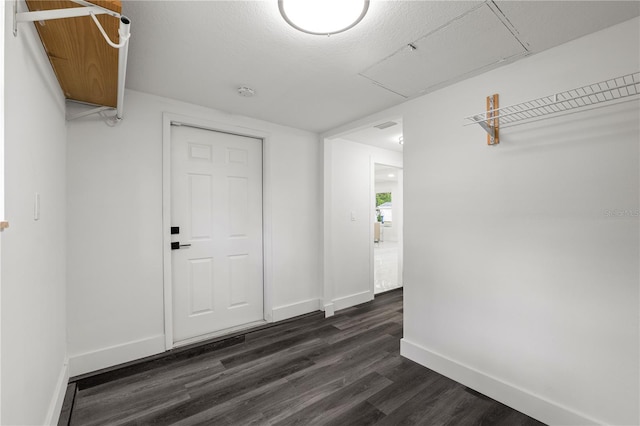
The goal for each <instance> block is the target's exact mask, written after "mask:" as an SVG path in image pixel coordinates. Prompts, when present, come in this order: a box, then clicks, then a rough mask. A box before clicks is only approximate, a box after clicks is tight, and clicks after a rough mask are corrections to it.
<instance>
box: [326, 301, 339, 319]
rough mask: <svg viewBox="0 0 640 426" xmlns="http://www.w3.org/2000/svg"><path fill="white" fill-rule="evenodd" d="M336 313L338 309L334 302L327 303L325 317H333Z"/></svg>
mask: <svg viewBox="0 0 640 426" xmlns="http://www.w3.org/2000/svg"><path fill="white" fill-rule="evenodd" d="M335 314H336V310H335V307H334V306H333V303H327V304H325V305H324V317H325V318H329V317H332V316H334V315H335Z"/></svg>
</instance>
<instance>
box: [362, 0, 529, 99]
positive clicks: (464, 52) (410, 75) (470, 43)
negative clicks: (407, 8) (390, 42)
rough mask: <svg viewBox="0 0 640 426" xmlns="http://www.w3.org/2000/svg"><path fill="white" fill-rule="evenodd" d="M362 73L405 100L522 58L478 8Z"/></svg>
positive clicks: (512, 41) (515, 43)
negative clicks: (516, 58)
mask: <svg viewBox="0 0 640 426" xmlns="http://www.w3.org/2000/svg"><path fill="white" fill-rule="evenodd" d="M412 45H413V46H415V50H412V49H411V48H409V47H407V48H404V49H401V50H399V51H397V52H396V53H395V54H393V55H391V56H389V57H388V58H386V59H384V60H382V61H381V62H378V63H377V64H375V65H373V66H372V67H370V68H369V69H367V70H365V71H364V72H362V73H361V75H362V76H363V77H366V78H368V79H370V80H373V81H375V82H376V83H378V84H380V85H381V86H382V87H384V88H386V89H388V90H390V91H392V92H395V93H398V94H400V95H402V96H404V97H406V98H410V97H414V96H417V95H420V94H422V93H424V92H426V91H429V90H430V89H434V88H437V87H441V86H442V85H444V84H446V83H449V82H454V81H458V80H460V79H462V78H465V77H468V76H470V75H472V74H473V73H477V72H480V71H484V70H488V68H490V67H492V66H497V65H498V64H500V63H501V62H503V61H505V60H509V59H511V58H515V57H520V56H522V55H525V54H526V53H527V50H526V49H525V48H524V47H523V46H522V44H521V43H520V42H519V41H518V40H517V39H516V38H515V37H514V36H513V34H511V32H510V31H509V29H507V27H506V26H505V25H504V24H503V23H502V21H501V20H500V19H498V17H497V16H496V15H495V13H494V12H493V11H492V10H491V9H490V8H489V6H487V5H486V4H483V5H482V6H480V7H477V8H476V9H474V10H472V11H470V12H468V13H466V14H465V15H462V16H460V17H459V18H457V19H455V20H453V21H451V22H450V23H449V24H447V25H445V26H443V27H440V28H439V29H437V30H435V31H433V32H431V33H429V34H427V35H426V36H424V37H422V38H420V39H419V40H417V41H415V42H413V43H412Z"/></svg>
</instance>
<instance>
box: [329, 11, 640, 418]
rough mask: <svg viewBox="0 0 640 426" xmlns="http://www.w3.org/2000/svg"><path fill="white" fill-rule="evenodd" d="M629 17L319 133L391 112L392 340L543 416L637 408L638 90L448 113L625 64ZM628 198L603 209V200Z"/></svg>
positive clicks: (638, 49) (628, 64) (630, 43)
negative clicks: (499, 115) (495, 114)
mask: <svg viewBox="0 0 640 426" xmlns="http://www.w3.org/2000/svg"><path fill="white" fill-rule="evenodd" d="M639 32H640V19H638V18H635V19H633V20H631V21H628V22H626V23H623V24H620V25H617V26H614V27H612V28H610V29H607V30H604V31H601V32H598V33H595V34H592V35H589V36H586V37H584V38H581V39H578V40H575V41H573V42H570V43H567V44H565V45H562V46H559V47H556V48H554V49H551V50H549V51H546V52H543V53H539V54H537V55H534V56H532V57H529V58H527V59H523V60H521V61H519V62H516V63H514V64H511V65H508V66H505V67H503V68H500V69H497V70H494V71H491V72H489V73H486V74H484V75H481V76H478V77H475V78H472V79H469V80H467V81H464V82H461V83H458V84H456V85H454V86H451V87H448V88H445V89H442V90H440V91H437V92H435V93H432V94H429V95H426V96H423V97H421V98H417V99H415V100H412V101H410V102H407V103H405V104H403V105H402V106H399V107H396V108H392V109H390V110H387V111H382V112H380V113H379V114H376V115H375V116H373V117H368V118H366V119H363V120H361V121H359V122H356V123H352V124H351V125H348V126H344V127H342V128H340V129H336V130H335V131H333V132H330V133H328V134H327V135H325V136H328V137H330V136H331V134H340V133H342V132H344V131H345V130H348V129H349V128H351V127H353V128H355V127H358V126H361V125H362V124H363V123H365V122H367V121H372V120H374V119H376V118H381V117H386V116H396V115H402V116H403V128H404V139H405V145H404V150H405V164H404V173H405V175H404V176H405V186H404V189H405V192H404V194H405V203H404V206H405V233H404V235H405V246H404V249H405V290H404V293H405V302H404V303H405V309H404V312H405V321H404V324H405V329H404V339H403V341H402V353H403V355H405V356H408V357H410V358H412V359H414V360H416V361H418V362H420V363H422V364H424V365H426V366H428V367H430V368H433V369H435V370H437V371H440V372H442V373H444V374H445V375H448V376H450V377H452V378H454V379H456V380H458V381H460V382H462V383H464V384H466V385H468V386H471V387H473V388H475V389H477V390H478V391H480V392H483V393H485V394H488V395H489V396H492V397H494V398H497V399H499V400H501V401H503V402H505V403H506V404H508V405H511V406H513V407H515V408H517V409H519V410H521V411H524V412H525V413H527V414H530V415H532V416H534V417H536V418H538V419H540V420H542V421H544V422H548V423H551V424H588V423H600V424H626V425H631V424H638V423H639V422H640V418H639V414H638V409H639V408H638V406H639V404H638V401H639V397H640V394H639V389H638V386H639V385H638V377H639V365H638V364H639V363H638V360H639V359H640V357H639V351H638V348H639V334H640V333H639V304H638V301H639V299H638V297H639V291H638V285H639V278H640V277H639V256H640V253H639V229H640V227H639V218H638V216H637V212H638V209H639V207H640V206H639V204H640V202H639V171H640V167H639V143H638V141H639V137H640V125H639V124H640V123H639V120H640V116H639V110H638V102H637V101H636V102H634V103H627V104H624V105H619V106H615V107H609V108H603V109H598V110H596V111H593V112H583V113H580V114H574V115H570V116H567V117H564V118H556V119H553V120H547V121H543V122H539V123H533V124H529V125H522V126H519V127H513V128H510V129H503V131H502V134H501V138H502V143H501V144H500V145H499V146H496V147H488V146H486V134H485V133H484V132H483V130H482V129H480V128H479V127H475V126H474V127H463V126H462V123H463V117H465V116H467V115H470V114H473V113H476V112H479V111H482V110H483V109H484V102H485V96H487V95H490V94H492V93H499V94H500V96H501V98H500V103H501V105H509V104H514V103H518V102H522V101H526V100H528V99H533V98H537V97H540V96H545V95H549V94H552V93H554V92H555V91H563V90H567V89H570V88H573V87H577V86H580V85H584V84H589V83H592V82H597V81H601V80H605V79H608V78H612V77H616V76H619V75H623V74H627V73H631V72H637V71H638V70H640V58H639V56H640V45H639V44H640V43H639V37H638V34H639ZM614 209H620V210H629V211H630V212H631V214H630V215H626V216H625V215H623V216H610V215H607V211H610V210H611V211H613V210H614Z"/></svg>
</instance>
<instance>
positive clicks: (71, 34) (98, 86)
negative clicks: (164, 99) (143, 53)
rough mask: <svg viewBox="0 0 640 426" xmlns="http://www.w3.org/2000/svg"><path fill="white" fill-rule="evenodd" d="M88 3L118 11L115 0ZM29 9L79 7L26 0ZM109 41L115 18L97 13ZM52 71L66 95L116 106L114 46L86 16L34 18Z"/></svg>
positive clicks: (61, 0) (114, 32) (113, 37)
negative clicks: (37, 20)
mask: <svg viewBox="0 0 640 426" xmlns="http://www.w3.org/2000/svg"><path fill="white" fill-rule="evenodd" d="M91 3H93V4H95V5H97V6H101V7H104V8H106V9H109V10H112V11H114V12H117V13H121V11H122V4H121V2H120V1H119V0H118V1H116V0H94V1H91ZM27 6H28V7H29V10H31V11H36V10H50V9H64V8H72V7H83V6H80V5H78V4H76V3H73V2H71V1H68V0H44V1H43V0H27ZM96 17H97V18H98V21H99V22H100V24H102V26H103V27H104V30H105V31H106V33H107V34H108V35H109V37H110V38H111V40H112V41H114V42H116V43H118V42H119V36H118V27H119V24H120V22H119V20H118V19H117V18H114V17H113V16H108V15H97V16H96ZM34 25H35V26H36V29H37V30H38V34H39V35H40V40H41V41H42V45H43V46H44V49H45V51H46V53H47V56H48V57H49V61H50V62H51V66H52V67H53V71H54V72H55V74H56V77H57V78H58V82H59V83H60V87H61V88H62V91H63V93H64V96H65V97H66V98H67V99H71V100H75V101H81V102H87V103H90V104H95V105H104V106H109V107H114V108H115V107H116V103H117V92H118V49H114V48H113V47H111V46H109V45H108V44H107V42H106V41H105V40H104V38H103V37H102V34H100V31H99V30H98V28H97V27H96V25H95V23H94V22H93V20H92V19H91V17H90V16H81V17H77V18H65V19H52V20H48V21H41V22H34Z"/></svg>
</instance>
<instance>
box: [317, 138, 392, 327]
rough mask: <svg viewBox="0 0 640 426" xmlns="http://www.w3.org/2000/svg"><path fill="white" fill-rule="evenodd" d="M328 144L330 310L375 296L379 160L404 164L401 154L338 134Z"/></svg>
mask: <svg viewBox="0 0 640 426" xmlns="http://www.w3.org/2000/svg"><path fill="white" fill-rule="evenodd" d="M325 145H326V147H325V149H326V153H325V197H328V198H325V200H326V201H325V229H326V230H325V245H326V247H325V257H326V260H325V261H326V265H325V300H324V303H325V307H326V309H327V313H328V314H329V315H330V314H331V312H332V311H334V310H340V309H344V308H347V307H349V306H353V305H356V304H358V303H363V302H366V301H367V300H371V299H372V298H373V276H372V274H373V264H372V261H373V259H372V256H373V252H372V250H373V248H372V246H373V213H374V210H375V202H374V199H373V193H374V163H379V164H385V165H389V166H396V167H402V153H401V152H397V151H390V150H386V149H381V148H375V147H372V146H368V145H364V144H360V143H356V142H351V141H347V140H344V139H339V138H338V139H331V140H326V141H325ZM327 155H328V157H327ZM353 217H355V220H352V218H353ZM327 221H328V222H329V223H327ZM326 268H328V269H329V270H330V271H331V272H330V274H327V273H326Z"/></svg>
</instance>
